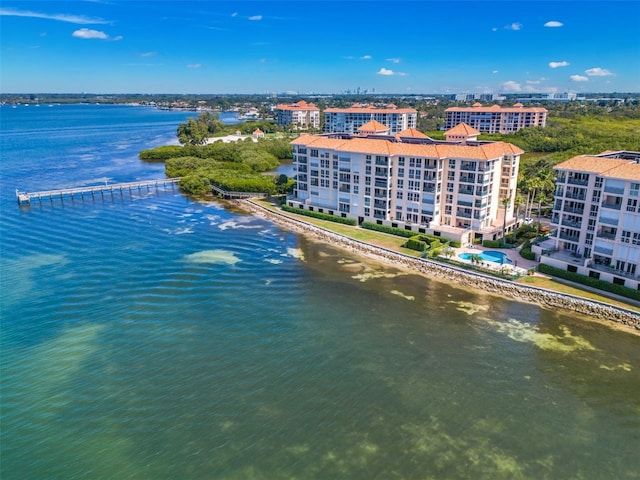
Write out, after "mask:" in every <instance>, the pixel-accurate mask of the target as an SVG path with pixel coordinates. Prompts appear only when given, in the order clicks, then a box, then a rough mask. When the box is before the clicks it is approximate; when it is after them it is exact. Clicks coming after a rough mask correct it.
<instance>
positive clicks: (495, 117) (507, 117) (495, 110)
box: [445, 103, 547, 133]
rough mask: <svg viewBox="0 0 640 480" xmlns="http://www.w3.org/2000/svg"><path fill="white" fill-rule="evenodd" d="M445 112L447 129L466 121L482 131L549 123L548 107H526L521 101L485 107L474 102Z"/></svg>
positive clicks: (514, 129) (513, 128)
mask: <svg viewBox="0 0 640 480" xmlns="http://www.w3.org/2000/svg"><path fill="white" fill-rule="evenodd" d="M445 114H446V119H445V128H446V129H450V128H453V127H454V126H456V125H458V124H459V123H466V124H467V125H470V126H472V127H473V128H475V129H476V130H478V131H480V132H482V133H512V132H517V131H518V130H520V129H521V128H525V127H544V126H546V125H547V109H546V108H540V107H524V106H523V105H522V104H521V103H516V104H515V105H514V106H513V107H500V106H499V105H492V106H491V107H483V106H482V105H481V104H480V103H474V104H473V106H471V107H450V108H447V109H446V110H445Z"/></svg>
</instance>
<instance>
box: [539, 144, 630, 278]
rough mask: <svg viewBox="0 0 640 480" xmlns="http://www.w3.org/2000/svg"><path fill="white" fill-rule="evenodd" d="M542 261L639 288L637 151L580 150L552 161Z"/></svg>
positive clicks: (541, 247)
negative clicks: (548, 219)
mask: <svg viewBox="0 0 640 480" xmlns="http://www.w3.org/2000/svg"><path fill="white" fill-rule="evenodd" d="M554 168H555V170H556V171H557V172H558V180H557V183H556V192H555V198H554V206H553V214H552V218H551V224H552V227H553V228H556V230H555V232H553V233H552V235H551V237H550V238H549V240H546V241H545V242H543V243H542V244H540V245H539V246H538V247H537V249H534V251H535V252H536V253H538V254H539V255H540V261H541V262H542V263H545V264H548V265H551V266H554V267H557V268H562V269H563V270H567V271H569V272H577V273H580V274H583V275H588V276H590V277H593V278H599V279H602V280H606V281H608V282H612V283H617V284H620V285H625V286H627V287H630V288H634V289H640V275H639V274H640V267H638V265H639V264H640V152H627V151H621V152H606V153H601V154H599V155H580V156H577V157H574V158H571V159H569V160H566V161H564V162H562V163H560V164H558V165H556V166H555V167H554Z"/></svg>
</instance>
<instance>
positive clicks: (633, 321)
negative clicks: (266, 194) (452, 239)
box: [235, 200, 640, 333]
mask: <svg viewBox="0 0 640 480" xmlns="http://www.w3.org/2000/svg"><path fill="white" fill-rule="evenodd" d="M235 203H237V205H238V206H240V207H242V208H243V209H246V210H248V211H250V212H251V213H252V214H254V215H257V216H262V217H266V218H268V219H270V220H272V221H273V222H275V223H277V224H279V225H282V226H283V227H285V228H287V229H288V230H292V231H295V232H298V233H301V234H305V235H310V236H313V237H315V238H317V239H319V240H323V241H325V242H327V243H330V244H331V245H335V246H337V247H340V248H344V249H347V250H349V251H352V252H354V253H357V254H361V255H364V256H366V257H368V258H372V259H374V260H378V261H382V262H385V263H389V264H392V265H394V266H396V267H399V268H404V269H408V270H412V271H414V272H416V273H419V274H422V275H426V276H429V277H436V278H440V279H443V280H448V281H452V282H455V283H456V285H459V286H461V287H470V288H476V289H480V290H483V291H486V292H491V293H496V294H499V295H501V296H504V297H509V298H513V299H515V300H519V301H525V302H532V303H537V304H539V305H542V306H546V307H549V308H554V309H562V310H568V311H572V312H577V313H580V314H583V315H587V316H589V317H592V318H594V319H596V320H599V321H604V322H606V323H609V322H613V323H614V324H617V325H619V326H625V327H629V328H630V329H631V331H633V330H635V332H636V333H640V314H638V313H635V312H633V311H631V310H626V309H623V308H621V307H615V306H612V305H607V304H604V303H600V302H597V301H594V300H589V299H586V298H580V297H574V296H571V295H566V294H560V293H557V292H553V291H550V290H544V289H541V288H537V287H532V286H529V285H523V284H519V283H514V282H510V281H507V280H502V279H499V278H494V277H490V276H487V275H483V274H479V273H476V272H472V271H468V270H463V269H459V268H456V267H452V266H448V265H443V264H440V263H437V262H433V261H429V260H426V259H421V258H415V257H411V256H408V255H403V254H401V253H397V252H393V251H391V250H387V249H384V248H381V247H376V246H373V245H369V244H366V243H363V242H360V241H358V240H354V239H351V238H348V237H344V236H342V235H339V234H337V233H334V232H331V231H329V230H325V229H323V228H320V227H317V226H315V225H311V224H308V223H306V222H302V221H300V220H297V219H294V218H291V217H288V216H285V215H282V214H279V213H278V212H274V211H272V210H269V209H268V208H265V207H263V206H261V205H258V204H256V203H255V202H252V201H250V200H240V201H237V202H235ZM625 330H628V329H627V328H625Z"/></svg>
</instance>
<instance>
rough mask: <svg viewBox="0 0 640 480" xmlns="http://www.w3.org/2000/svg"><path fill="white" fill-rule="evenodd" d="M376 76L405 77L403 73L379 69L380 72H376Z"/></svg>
mask: <svg viewBox="0 0 640 480" xmlns="http://www.w3.org/2000/svg"><path fill="white" fill-rule="evenodd" d="M376 75H384V76H392V75H397V76H399V77H404V76H405V75H406V73H403V72H394V71H393V70H389V69H387V68H384V67H383V68H381V69H380V70H378V71H377V72H376Z"/></svg>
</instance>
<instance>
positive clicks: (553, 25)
mask: <svg viewBox="0 0 640 480" xmlns="http://www.w3.org/2000/svg"><path fill="white" fill-rule="evenodd" d="M544 26H545V27H549V28H557V27H562V26H564V23H562V22H558V21H556V20H551V21H550V22H547V23H545V24H544Z"/></svg>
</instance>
